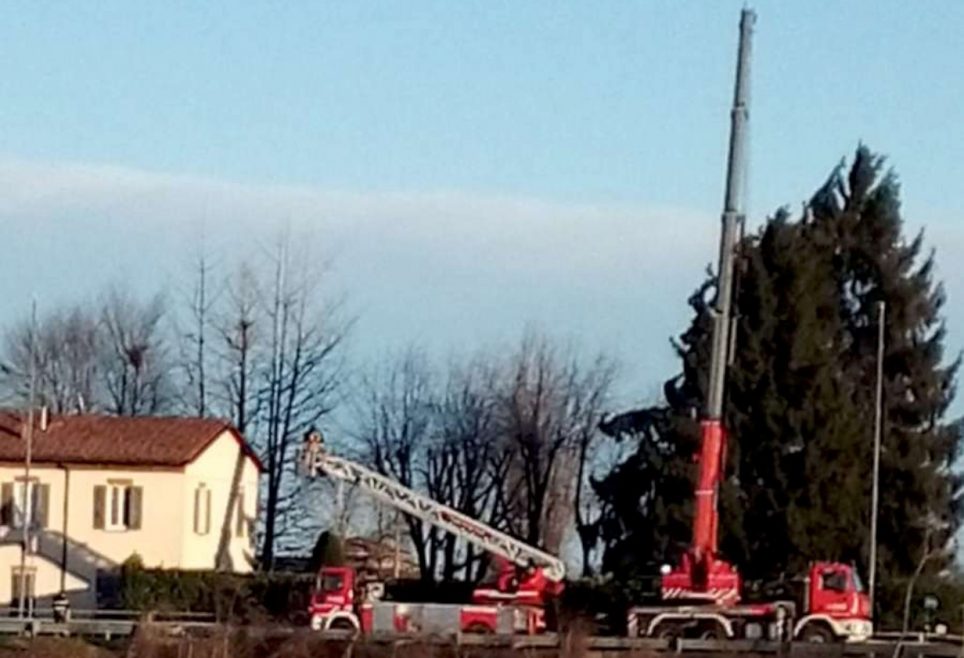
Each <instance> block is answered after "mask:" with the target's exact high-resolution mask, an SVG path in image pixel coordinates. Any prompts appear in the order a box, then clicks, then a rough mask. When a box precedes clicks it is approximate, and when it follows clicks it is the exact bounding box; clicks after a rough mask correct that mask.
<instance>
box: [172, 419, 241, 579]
mask: <svg viewBox="0 0 964 658" xmlns="http://www.w3.org/2000/svg"><path fill="white" fill-rule="evenodd" d="M202 485H203V488H202ZM199 488H202V490H208V491H210V523H209V524H207V523H201V524H199V525H200V526H201V527H200V528H196V527H195V500H196V498H197V494H196V492H197V491H198V490H199ZM185 491H186V495H185V497H184V501H183V505H184V507H183V511H182V518H181V537H182V566H183V567H184V568H185V569H210V568H211V567H212V566H213V565H218V566H220V568H223V569H227V570H229V571H235V572H239V573H247V572H250V571H251V570H252V568H253V561H254V546H253V530H254V521H255V518H256V517H257V511H258V469H257V467H256V466H255V464H254V462H253V461H251V459H249V458H247V457H246V456H245V454H244V452H243V451H242V450H241V447H240V444H239V443H238V441H237V439H236V438H235V437H234V435H233V434H231V433H230V432H224V433H223V434H222V435H221V436H220V437H218V439H217V440H215V441H214V442H212V443H211V445H209V446H208V447H207V449H206V450H205V451H204V452H203V453H201V454H200V455H199V456H198V458H197V459H195V460H194V461H193V462H192V463H191V464H189V465H188V466H187V468H186V469H185ZM234 492H240V495H235V493H234ZM202 503H203V501H202ZM239 504H240V505H241V508H242V509H241V512H242V514H243V519H244V523H243V526H244V528H243V532H242V533H241V535H240V536H239V534H238V532H237V530H238V518H237V514H238V505H239ZM203 505H206V504H202V506H203ZM205 531H206V532H205Z"/></svg>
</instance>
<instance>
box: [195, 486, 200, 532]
mask: <svg viewBox="0 0 964 658" xmlns="http://www.w3.org/2000/svg"><path fill="white" fill-rule="evenodd" d="M194 532H195V533H196V534H201V487H198V488H196V489H195V490H194Z"/></svg>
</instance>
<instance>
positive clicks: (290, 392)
mask: <svg viewBox="0 0 964 658" xmlns="http://www.w3.org/2000/svg"><path fill="white" fill-rule="evenodd" d="M273 265H274V268H273V269H274V271H273V273H272V277H271V280H270V283H269V284H268V285H266V286H263V287H262V289H263V290H264V292H265V293H266V294H264V295H263V296H262V299H261V303H260V308H261V309H262V312H263V324H264V325H265V327H266V329H265V331H266V341H265V344H264V346H263V347H264V349H259V350H257V351H256V354H257V355H258V359H259V362H258V364H257V365H255V366H254V367H253V371H254V372H255V373H256V376H257V378H258V384H259V385H258V386H257V391H256V404H257V413H256V414H255V415H254V416H253V417H252V418H251V421H250V423H249V422H248V421H247V419H245V426H246V427H247V428H248V429H249V431H248V436H249V437H251V438H252V439H253V441H254V443H255V445H256V446H257V447H258V449H259V451H260V453H261V456H262V460H263V461H264V463H265V469H266V473H265V475H266V482H265V504H264V517H263V530H264V534H263V541H262V560H263V561H264V563H265V565H266V566H267V567H268V568H269V569H270V568H271V567H272V565H273V562H274V556H275V549H276V542H277V541H278V538H279V537H281V536H283V535H285V534H286V533H299V532H300V533H302V534H303V535H305V536H304V537H301V538H299V539H298V542H300V543H303V542H305V541H308V542H310V541H311V539H312V538H313V535H314V533H313V532H312V528H310V527H308V526H312V525H315V524H316V520H313V519H312V517H315V516H316V515H314V514H312V513H311V511H310V510H306V506H305V504H304V495H303V491H302V489H303V487H304V486H305V485H304V483H303V482H300V481H298V480H296V479H295V478H294V477H292V476H293V475H294V462H295V459H294V456H295V450H296V449H297V446H298V444H299V442H300V441H301V437H302V436H303V434H304V433H305V432H306V431H308V430H309V429H310V428H312V427H315V426H317V425H319V424H320V421H321V420H322V419H323V418H324V417H325V416H327V415H328V414H329V413H330V412H331V411H332V410H333V408H334V405H335V403H336V398H335V391H336V389H337V386H338V384H339V382H340V379H341V370H342V363H341V358H340V354H341V350H340V347H341V345H342V342H343V341H344V339H345V337H346V335H347V333H348V330H349V328H350V325H351V322H350V321H346V320H344V319H343V317H342V315H341V313H340V305H339V304H337V303H335V302H332V301H330V300H326V299H324V298H323V297H321V295H320V292H321V289H320V282H321V272H320V271H319V268H318V267H316V266H314V265H313V261H312V260H311V259H310V258H309V254H308V253H302V254H300V255H298V256H296V257H292V255H291V253H290V243H289V240H288V238H287V237H285V238H283V239H282V240H281V241H279V245H278V249H277V252H276V254H275V256H274V263H273ZM305 522H307V524H308V526H306V525H304V523H305Z"/></svg>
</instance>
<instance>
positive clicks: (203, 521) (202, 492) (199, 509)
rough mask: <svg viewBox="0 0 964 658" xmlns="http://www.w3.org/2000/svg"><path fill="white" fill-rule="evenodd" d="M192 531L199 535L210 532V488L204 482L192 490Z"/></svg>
mask: <svg viewBox="0 0 964 658" xmlns="http://www.w3.org/2000/svg"><path fill="white" fill-rule="evenodd" d="M194 532H195V533H197V534H199V535H206V534H208V533H209V532H211V490H210V489H208V487H207V485H206V484H204V483H201V484H199V485H198V486H197V489H195V490H194Z"/></svg>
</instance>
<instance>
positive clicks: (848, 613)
mask: <svg viewBox="0 0 964 658" xmlns="http://www.w3.org/2000/svg"><path fill="white" fill-rule="evenodd" d="M803 613H804V614H803V615H802V616H801V617H800V619H798V620H797V621H796V623H795V624H794V628H793V636H794V637H795V638H798V639H801V640H804V641H808V642H833V641H850V642H856V641H862V640H866V639H868V638H870V636H871V635H873V632H874V627H873V622H872V621H871V615H870V597H869V596H868V595H867V593H866V592H865V591H864V586H863V583H862V582H861V580H860V576H859V575H858V573H857V570H856V569H855V568H854V567H853V566H852V565H849V564H842V563H839V562H814V563H813V564H811V565H810V570H809V573H808V576H807V579H806V588H805V595H804V608H803Z"/></svg>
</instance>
